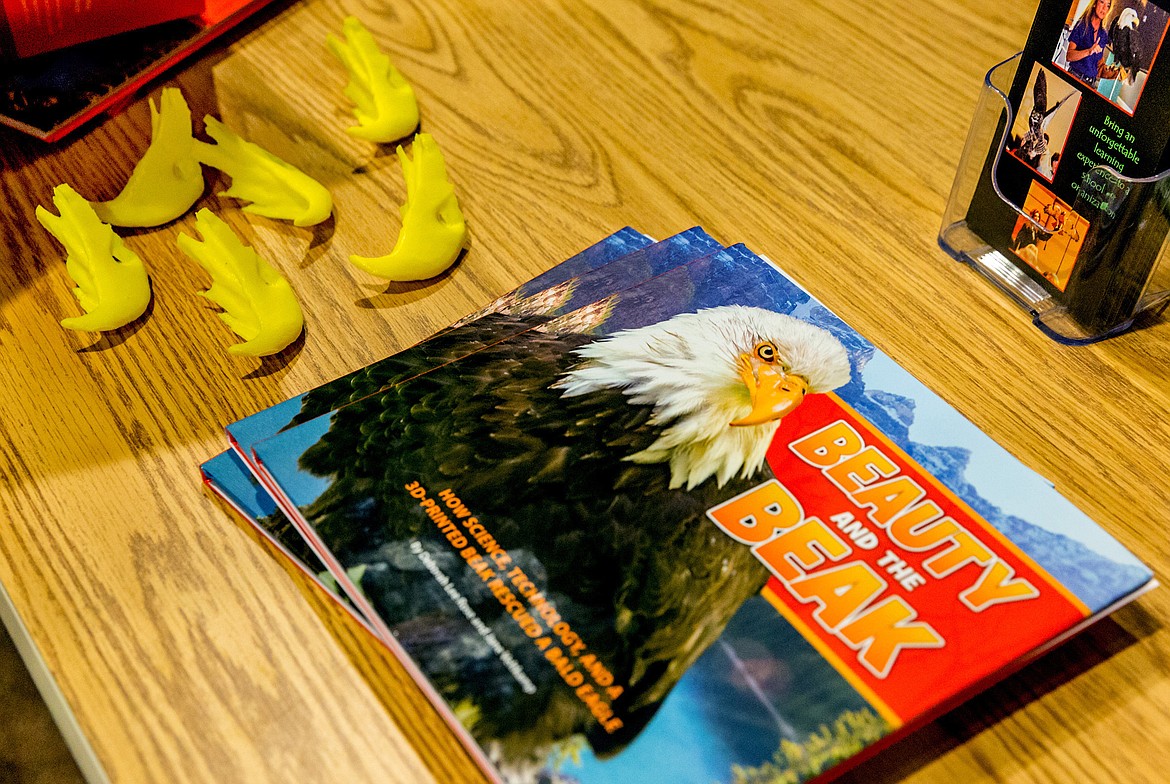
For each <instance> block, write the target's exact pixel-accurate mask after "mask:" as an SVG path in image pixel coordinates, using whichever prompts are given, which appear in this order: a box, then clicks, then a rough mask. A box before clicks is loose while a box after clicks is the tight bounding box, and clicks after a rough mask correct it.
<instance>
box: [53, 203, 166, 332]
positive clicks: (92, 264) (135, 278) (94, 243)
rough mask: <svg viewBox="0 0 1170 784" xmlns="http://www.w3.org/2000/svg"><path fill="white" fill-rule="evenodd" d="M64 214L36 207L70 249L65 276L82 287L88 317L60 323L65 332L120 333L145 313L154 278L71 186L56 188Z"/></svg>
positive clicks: (79, 298) (79, 296)
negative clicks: (94, 331)
mask: <svg viewBox="0 0 1170 784" xmlns="http://www.w3.org/2000/svg"><path fill="white" fill-rule="evenodd" d="M53 204H54V205H56V207H57V210H58V212H60V213H61V214H60V215H54V214H53V213H51V212H49V211H48V210H46V209H45V208H44V207H37V220H38V221H40V222H41V225H42V226H44V227H45V228H46V229H48V230H49V233H50V234H52V235H53V236H54V237H56V238H57V239H58V240H59V241H60V242H61V244H62V245H64V246H65V253H66V258H65V271H66V272H67V273H69V277H71V278H72V279H73V281H74V283H76V284H77V288H75V289H73V293H74V295H75V296H76V297H77V301H78V302H80V303H81V307H82V308H83V309H84V310H85V315H84V316H75V317H73V318H67V319H64V320H62V321H61V326H63V327H65V328H66V329H77V330H97V331H105V330H112V329H117V328H118V327H122V326H125V325H127V324H129V323H130V322H131V321H134V320H135V319H137V318H138V317H139V316H141V315H142V314H143V313H145V312H146V307H147V305H149V304H150V277H149V276H148V275H147V274H146V267H145V266H143V264H142V260H141V259H140V258H138V255H137V254H136V253H134V251H132V250H130V249H129V248H127V247H126V245H125V243H123V242H122V238H121V237H119V236H118V235H117V234H115V233H114V230H113V229H112V228H110V226H109V225H107V224H105V223H102V221H101V219H100V218H98V216H97V213H95V212H94V210H93V207H91V206H90V204H89V202H87V201H86V200H85V199H83V198H82V197H81V195H80V194H78V193H77V191H75V190H73V189H72V188H70V187H69V186H68V185H58V186H57V187H56V188H54V189H53Z"/></svg>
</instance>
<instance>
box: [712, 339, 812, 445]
mask: <svg viewBox="0 0 1170 784" xmlns="http://www.w3.org/2000/svg"><path fill="white" fill-rule="evenodd" d="M739 377H740V378H741V379H743V383H744V385H745V386H746V387H747V388H748V394H749V395H751V401H752V410H751V411H750V412H749V413H748V414H747V416H743V417H740V418H739V419H737V420H735V421H734V422H731V423H730V424H731V426H732V427H743V426H745V425H761V424H763V423H765V422H772V421H774V420H777V419H780V418H781V417H784V416H786V415H787V414H788V413H789V412H791V411H793V410H794V409H795V408H796V407H797V406H799V405H800V404H801V402H802V401H803V400H804V396H805V395H806V394H808V382H807V381H805V380H804V379H803V378H801V377H800V376H797V375H794V374H791V373H785V372H784V371H783V370H781V369H780V368H778V367H776V366H775V365H765V364H760V363H757V362H753V361H752V360H751V357H749V356H748V355H747V354H741V355H740V357H739Z"/></svg>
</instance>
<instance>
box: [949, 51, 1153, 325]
mask: <svg viewBox="0 0 1170 784" xmlns="http://www.w3.org/2000/svg"><path fill="white" fill-rule="evenodd" d="M1030 43H1031V42H1030ZM1048 51H1051V50H1048ZM1062 51H1063V50H1062V49H1061V48H1060V47H1058V48H1057V56H1050V57H1048V58H1043V57H1042V58H1036V59H1032V58H1028V57H1027V54H1028V50H1025V51H1024V52H1021V53H1019V54H1016V55H1014V56H1013V57H1011V58H1009V59H1008V60H1005V61H1004V62H1002V63H1000V64H998V65H996V66H995V67H994V68H992V69H991V70H990V71H988V73H987V75H986V77H985V79H984V84H983V89H982V91H981V94H980V98H979V102H978V104H977V107H976V111H975V116H974V119H973V121H972V124H971V129H970V132H969V134H968V137H967V141H966V145H965V147H964V149H963V153H962V157H961V159H960V162H959V168H958V172H957V174H956V177H955V181H954V184H953V186H952V189H951V194H950V198H949V199H948V202H947V206H946V210H945V212H944V214H943V221H942V227H941V230H940V232H939V244H940V245H941V247H942V248H943V250H945V251H946V252H947V253H948V254H950V255H951V256H953V257H954V258H955V259H957V260H959V261H962V262H964V263H966V264H968V265H970V266H971V267H973V268H975V269H976V270H978V271H979V272H980V273H982V274H983V275H984V276H985V277H987V278H988V279H989V280H990V281H991V282H992V283H994V284H995V285H996V286H997V287H998V288H999V289H1001V290H1002V291H1003V292H1005V293H1006V294H1007V295H1008V296H1009V297H1011V299H1012V300H1014V301H1015V302H1016V303H1018V304H1019V305H1020V306H1022V307H1023V308H1025V309H1026V310H1027V311H1028V312H1029V313H1030V314H1031V316H1032V318H1033V321H1034V323H1035V324H1036V326H1037V327H1038V328H1040V329H1041V330H1042V331H1043V332H1045V333H1046V334H1047V335H1049V336H1050V337H1052V338H1053V339H1055V340H1057V341H1060V342H1062V343H1068V344H1085V343H1092V342H1095V341H1098V340H1102V339H1104V338H1107V337H1110V336H1113V335H1116V334H1119V333H1121V332H1123V331H1125V330H1127V329H1129V328H1130V327H1131V326H1132V325H1133V324H1134V322H1135V320H1136V319H1137V317H1138V316H1140V315H1142V314H1147V315H1156V314H1158V313H1160V312H1161V311H1162V310H1164V309H1165V307H1166V305H1167V304H1168V303H1170V263H1168V262H1167V261H1166V260H1165V257H1166V255H1167V253H1168V252H1170V251H1168V248H1167V237H1168V236H1170V170H1167V169H1166V163H1167V161H1165V160H1164V158H1165V152H1166V150H1167V141H1168V137H1167V133H1168V131H1170V126H1167V125H1166V124H1165V121H1166V119H1167V118H1166V117H1163V115H1164V114H1167V111H1166V109H1167V108H1170V103H1168V102H1166V101H1165V99H1164V95H1159V96H1158V97H1157V99H1156V100H1157V105H1155V98H1154V97H1153V96H1152V94H1150V91H1149V90H1143V91H1142V92H1144V93H1146V95H1145V101H1144V102H1143V103H1146V104H1148V105H1149V108H1150V110H1151V111H1150V112H1147V113H1145V114H1144V115H1143V114H1139V113H1138V112H1140V110H1141V108H1143V107H1142V106H1141V105H1139V101H1141V98H1142V95H1141V94H1138V95H1136V96H1134V95H1133V94H1132V92H1130V93H1125V90H1124V89H1123V88H1125V87H1126V86H1127V84H1126V79H1127V77H1122V78H1119V79H1113V80H1104V79H1100V80H1098V81H1097V82H1096V83H1095V84H1088V83H1085V82H1083V81H1081V80H1079V79H1077V78H1074V77H1073V75H1072V74H1071V73H1070V72H1068V71H1065V70H1063V69H1062V68H1061V66H1060V64H1059V62H1058V61H1059V60H1060V54H1061V53H1062ZM1111 56H1112V55H1110V57H1111ZM1152 65H1153V62H1149V63H1147V68H1149V67H1150V66H1152ZM1160 65H1163V66H1165V67H1163V68H1160V69H1157V72H1156V73H1155V75H1156V76H1158V77H1159V78H1158V79H1157V80H1156V81H1158V82H1159V83H1161V82H1165V81H1167V79H1166V78H1165V77H1166V75H1167V73H1168V71H1167V69H1168V68H1170V58H1167V62H1166V63H1160ZM1066 66H1067V63H1066ZM1150 73H1154V71H1153V70H1146V71H1141V72H1140V73H1139V74H1138V76H1139V77H1140V83H1141V86H1142V87H1143V88H1144V87H1146V86H1149V84H1152V83H1153V81H1155V80H1154V79H1153V78H1152V77H1151V76H1150V75H1149V74H1150ZM1106 81H1109V82H1111V84H1105V82H1106ZM1134 81H1139V80H1138V79H1135V80H1134ZM1119 84H1120V85H1121V86H1120V87H1119V86H1118V85H1119ZM1159 86H1160V87H1161V88H1164V89H1161V91H1160V92H1161V93H1163V94H1165V93H1167V92H1170V90H1167V89H1165V88H1167V87H1170V85H1167V84H1160V85H1159ZM1119 95H1127V96H1128V97H1129V98H1130V102H1128V103H1127V102H1125V101H1123V100H1122V99H1121V98H1119V97H1118V96H1119ZM1110 96H1112V97H1110ZM1135 109H1136V110H1137V112H1135ZM1143 121H1144V122H1143ZM1151 123H1159V124H1161V125H1160V127H1159V126H1157V125H1154V126H1153V127H1151V126H1150V124H1151ZM1151 137H1154V138H1151ZM1151 161H1154V166H1153V167H1152V168H1154V169H1155V170H1156V173H1154V174H1151V175H1149V176H1134V175H1136V174H1140V173H1141V172H1142V169H1150V168H1151V165H1150V162H1151Z"/></svg>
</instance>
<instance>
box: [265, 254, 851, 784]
mask: <svg viewBox="0 0 1170 784" xmlns="http://www.w3.org/2000/svg"><path fill="white" fill-rule="evenodd" d="M691 272H692V273H693V270H692V271H691ZM659 285H662V284H661V283H660V284H659ZM635 299H636V298H635ZM805 299H807V297H805ZM621 307H622V306H621V305H619V306H618V309H619V310H620V309H621ZM594 311H595V312H596V319H598V320H602V321H605V322H606V324H605V326H604V327H601V326H599V324H598V323H596V322H594V323H590V322H589V319H588V318H586V317H585V316H583V315H582V314H583V313H584V314H588V313H589V312H590V309H589V308H584V309H581V310H579V311H576V312H574V313H572V314H569V315H567V316H562V317H560V318H558V319H554V320H551V321H550V320H549V319H547V318H544V317H539V316H531V317H523V316H510V315H503V314H491V315H488V316H485V317H484V318H481V319H479V320H477V321H474V322H471V323H470V324H468V325H466V326H463V327H459V328H457V329H456V330H454V331H453V333H447V335H446V337H445V340H446V341H447V344H448V345H449V346H452V351H453V352H455V351H456V349H455V348H454V347H453V345H454V342H455V341H457V340H458V335H459V333H461V332H466V333H467V335H468V339H469V340H471V341H473V342H474V347H473V348H472V350H471V353H469V354H468V355H467V356H464V357H463V358H462V359H459V360H458V361H456V362H452V363H450V364H448V365H445V366H444V367H441V368H438V369H436V370H434V371H432V372H429V373H424V374H422V375H419V376H418V377H416V378H414V379H412V380H410V381H406V382H404V383H399V384H396V385H393V386H391V387H389V388H385V389H382V390H381V391H378V392H376V393H375V394H371V395H368V396H366V397H363V398H360V399H358V400H357V401H356V402H353V403H350V404H349V405H347V406H344V407H342V408H340V409H337V410H336V411H333V412H332V413H330V414H329V415H328V416H325V417H319V418H317V419H314V418H313V416H312V415H313V414H314V413H315V412H317V411H318V410H319V409H318V407H316V406H315V405H314V402H313V400H312V397H313V393H309V394H308V395H306V397H305V400H304V401H302V406H303V413H302V415H301V416H300V417H299V418H298V423H299V422H302V421H304V424H300V425H299V426H294V427H293V428H291V429H290V430H288V431H286V433H285V434H284V436H285V437H289V436H293V437H295V438H299V439H301V440H302V441H303V442H304V445H303V448H298V449H294V450H291V452H290V453H292V454H294V457H295V462H296V471H297V472H298V473H299V474H301V475H302V476H304V477H307V478H308V479H307V480H306V481H315V482H318V483H319V488H318V490H316V491H314V497H313V498H312V500H311V501H308V502H306V503H303V504H300V511H301V513H302V515H303V517H304V518H305V520H307V521H308V522H309V523H310V524H311V525H312V526H313V528H314V529H315V530H316V532H317V535H318V537H319V538H320V540H321V541H322V542H323V543H324V544H325V545H326V546H327V547H328V549H329V550H330V551H331V552H332V553H333V555H334V556H335V557H336V558H337V560H338V561H339V562H340V563H341V564H343V565H344V567H345V568H346V569H353V568H354V567H355V566H359V565H361V566H364V567H365V568H364V569H363V570H362V571H361V575H362V578H361V585H360V590H361V592H362V594H363V595H364V598H366V599H367V600H368V602H369V603H370V605H371V606H372V607H373V608H374V609H375V610H376V611H377V614H378V616H379V619H380V620H381V621H382V622H383V623H384V624H385V626H386V627H387V628H388V629H389V630H390V631H391V633H392V634H393V635H394V637H395V639H396V641H397V642H398V643H399V644H400V645H401V646H402V647H403V648H405V649H406V650H407V651H408V652H409V653H410V655H411V657H412V658H413V659H414V660H415V662H416V663H418V664H419V666H420V668H421V669H422V670H423V671H424V673H425V674H426V676H427V678H428V680H429V681H430V682H431V683H432V684H433V685H434V686H435V687H436V688H437V689H438V691H439V692H440V693H441V695H442V696H443V697H444V699H445V700H446V701H447V703H448V704H449V705H450V706H452V708H453V710H454V711H455V712H456V714H457V715H458V716H459V717H460V720H461V721H462V722H463V723H464V725H465V726H467V727H468V728H469V729H470V730H471V732H472V734H473V735H474V736H475V738H476V740H477V741H478V742H479V744H480V746H481V747H483V748H484V749H486V750H488V752H489V754H490V755H491V756H492V757H493V761H494V762H495V763H496V765H497V767H499V768H500V769H501V770H513V771H520V770H522V769H524V767H525V766H526V765H529V766H531V765H538V766H539V765H543V763H544V758H545V757H546V756H547V754H548V753H549V751H551V750H555V749H556V748H557V747H558V746H559V745H561V744H564V743H566V742H569V741H572V740H573V739H574V738H576V739H579V740H580V739H583V741H584V742H586V743H587V744H588V746H589V748H590V749H591V751H592V753H594V754H597V755H599V756H606V755H612V754H615V753H617V752H618V751H620V750H621V749H622V748H623V747H625V746H626V745H627V744H629V743H630V742H631V741H632V740H633V739H634V738H636V737H637V735H638V734H639V732H640V731H641V729H642V728H643V727H645V726H646V724H647V723H648V722H649V721H650V719H651V718H652V717H653V716H654V714H655V713H656V712H657V710H658V709H659V707H660V706H661V704H662V702H663V700H664V699H665V698H666V696H667V695H668V694H669V693H670V691H671V689H672V688H673V686H674V685H675V684H676V683H677V682H678V680H679V678H680V677H681V676H682V675H683V674H684V673H685V672H686V671H687V670H688V668H690V667H691V665H692V664H694V662H695V661H696V660H697V659H698V658H699V657H700V656H701V655H702V654H703V653H704V651H706V650H707V649H708V647H710V646H711V645H712V643H713V642H714V641H715V640H716V639H717V638H718V637H719V636H720V634H721V633H722V632H723V630H724V628H725V626H726V625H727V623H728V621H729V620H730V619H731V617H732V616H733V615H734V614H735V612H736V611H737V610H738V609H739V608H740V606H741V605H743V603H744V602H745V601H746V600H748V599H749V598H751V597H753V596H755V595H757V594H759V592H760V590H761V589H762V588H763V587H764V585H765V583H766V582H767V580H768V576H769V573H768V571H767V569H766V568H765V567H764V566H763V565H762V564H761V563H760V562H759V561H758V560H757V559H756V558H755V557H754V556H753V555H752V553H751V550H750V548H747V547H745V546H743V545H742V544H740V543H738V542H736V541H734V540H732V539H731V538H729V537H727V536H726V535H725V534H723V533H722V532H721V531H720V530H719V529H718V528H717V527H716V526H715V525H714V524H713V523H712V522H711V521H709V520H708V519H707V517H706V510H707V509H708V508H710V507H712V506H714V505H716V504H718V503H720V502H722V501H724V500H726V499H729V498H732V497H734V496H736V495H738V494H739V493H742V492H744V491H746V490H748V489H750V488H752V487H754V486H756V485H758V484H759V483H761V482H763V481H765V480H766V479H768V478H770V477H771V472H770V470H769V469H768V467H767V465H766V461H765V455H766V452H767V450H768V447H769V446H770V444H771V442H772V439H773V436H774V435H775V433H776V432H777V429H778V428H779V427H780V425H781V422H782V420H783V418H784V416H786V415H787V414H788V412H790V411H792V410H794V409H795V408H796V407H797V406H799V405H800V404H801V402H802V401H803V400H804V399H805V397H806V396H807V395H815V394H821V393H825V392H828V391H830V390H832V389H834V388H836V387H839V386H841V385H842V384H845V383H847V382H848V381H849V380H850V378H851V365H850V359H849V355H848V352H847V350H846V348H845V347H844V345H843V344H842V342H841V341H840V340H839V339H838V338H837V337H835V336H834V335H833V334H831V333H830V332H829V331H828V330H826V329H824V328H822V327H820V326H816V325H813V324H811V323H809V322H807V321H805V320H802V319H801V318H797V317H794V316H790V315H785V314H783V313H778V312H774V311H771V310H768V309H764V308H761V307H750V306H742V305H722V306H716V307H700V308H697V309H695V310H692V311H688V312H682V313H676V314H674V315H670V316H669V317H666V318H663V319H661V320H658V321H654V322H652V323H647V324H644V325H642V326H637V327H633V328H621V329H615V328H614V325H620V324H628V323H636V322H637V321H638V320H639V319H641V320H646V317H645V315H644V313H645V310H644V309H642V308H627V309H626V311H627V317H626V319H625V320H624V321H623V319H621V318H618V317H617V316H615V314H614V312H613V311H614V307H613V304H612V303H610V304H609V305H607V307H606V308H605V309H603V310H601V311H597V310H596V309H594ZM633 311H638V312H639V313H640V314H643V315H639V316H633V315H631V314H632V312H633ZM524 318H528V319H529V320H530V322H531V327H532V328H531V329H528V330H526V331H522V332H520V334H515V333H516V331H517V326H516V321H517V320H518V319H520V320H523V319H524ZM631 319H632V321H631ZM611 320H612V321H611ZM492 329H500V330H504V331H506V335H507V336H506V337H505V339H503V340H500V341H498V342H495V343H493V342H492V341H491V340H490V337H489V335H488V333H489V332H490V331H491V330H492ZM323 407H324V408H325V410H326V411H328V410H329V409H330V408H332V407H333V403H332V401H326V402H325V403H324V404H323ZM298 431H300V432H299V433H298ZM277 440H279V439H273V441H277ZM411 482H419V483H421V485H423V486H425V487H426V488H427V489H428V490H427V491H428V493H430V494H431V495H432V497H436V496H437V494H438V493H440V492H441V491H444V490H450V491H451V492H452V493H454V494H455V495H457V496H458V499H459V501H460V502H461V504H463V505H464V506H465V507H466V509H468V510H470V513H471V514H473V515H475V516H476V517H477V518H478V520H479V521H480V522H481V523H482V525H483V526H484V527H485V528H486V530H487V531H490V533H491V536H492V537H494V539H495V541H497V542H498V543H499V544H500V545H501V546H502V547H504V548H506V550H507V552H508V554H509V557H510V559H511V562H510V564H509V567H508V568H505V569H500V570H499V573H500V575H501V576H504V575H505V574H506V573H507V572H508V571H510V569H514V568H519V569H520V570H521V571H522V572H523V574H524V575H526V576H527V577H528V578H529V579H531V580H532V581H533V583H535V585H536V587H537V588H538V589H539V591H540V592H541V594H542V595H543V596H544V597H545V598H546V599H547V600H548V602H549V603H550V604H551V605H552V606H554V607H555V609H556V613H557V614H558V615H559V616H560V617H561V618H563V619H564V620H565V621H566V622H567V623H568V624H569V625H570V626H571V628H572V630H573V632H574V633H575V634H576V635H578V637H579V639H580V640H581V641H583V642H584V643H585V644H586V645H587V646H588V649H587V652H588V654H591V655H592V656H594V657H596V659H595V661H596V662H597V664H598V665H599V666H602V667H604V671H605V672H607V673H609V676H605V677H610V676H611V677H612V682H613V683H614V684H616V685H618V686H620V693H619V691H616V690H615V691H613V692H612V694H613V695H614V699H612V703H611V707H612V711H613V715H614V716H616V717H618V718H619V719H620V727H618V728H617V729H614V725H613V723H611V724H610V728H609V729H608V730H607V729H606V728H605V726H604V724H603V723H602V722H599V721H598V719H597V717H596V716H595V715H594V714H593V713H591V710H590V707H589V706H587V705H586V704H585V702H583V701H582V700H581V699H580V698H579V697H578V696H577V695H576V694H575V693H574V691H573V689H572V688H569V687H568V686H567V685H566V683H565V682H564V681H563V679H562V676H561V674H560V673H558V671H557V670H556V669H555V668H554V667H553V666H551V665H550V663H549V661H548V660H546V658H545V656H544V653H543V651H542V650H541V649H540V648H538V647H536V646H534V645H533V644H532V641H531V640H529V639H527V638H526V637H525V635H524V633H523V631H521V629H520V627H519V626H518V625H517V624H516V623H515V621H514V620H513V618H512V617H510V616H509V615H508V614H507V613H506V612H504V610H503V609H502V607H501V604H500V602H499V601H498V599H497V597H496V596H495V595H493V594H492V593H491V592H490V590H489V589H488V588H487V587H486V585H485V583H484V582H483V580H481V579H480V578H479V577H478V576H477V575H476V573H475V572H473V571H471V570H470V569H468V568H467V567H466V564H465V563H464V562H463V559H462V558H460V556H459V554H458V552H457V551H456V550H455V549H454V548H452V547H451V545H450V544H449V542H448V541H447V540H445V539H444V538H443V535H442V533H441V532H440V531H439V530H438V529H437V528H436V525H435V523H434V522H433V521H432V519H431V518H429V517H428V516H427V515H426V514H425V512H424V510H423V508H421V507H420V505H419V501H418V499H417V498H415V497H412V496H411V495H410V494H409V493H408V492H406V490H404V488H405V487H406V486H407V485H408V484H410V483H411ZM420 548H421V549H422V550H424V551H425V552H426V553H427V556H428V557H427V558H426V561H427V562H428V563H429V564H430V566H431V569H430V571H428V570H427V569H426V568H425V567H424V566H423V564H422V562H421V561H420V557H419V551H420ZM436 572H438V573H440V574H442V575H444V577H445V578H446V579H449V580H451V581H452V588H453V590H452V591H447V590H445V588H446V587H447V586H445V585H443V584H441V583H440V582H439V581H437V579H436V576H435V573H436ZM452 593H454V594H455V595H456V596H460V597H464V598H465V599H466V602H467V604H466V605H465V607H464V608H463V609H460V607H458V606H456V605H455V604H454V603H453V602H452V598H451V595H452ZM471 614H473V615H474V616H475V618H477V619H478V620H480V621H482V622H483V623H484V624H485V625H486V626H488V627H489V628H490V629H491V630H492V632H493V634H494V636H495V637H496V639H498V640H499V641H500V642H501V643H502V644H503V646H504V647H505V648H506V649H507V650H508V651H509V652H510V653H511V654H512V656H514V657H515V661H517V662H518V664H519V667H520V668H521V669H522V672H523V674H524V678H525V680H527V681H529V682H530V683H529V684H525V683H524V682H522V681H521V680H518V679H517V677H516V673H515V671H514V668H513V669H512V670H510V669H509V668H507V667H505V666H502V663H501V661H500V657H499V655H498V651H493V650H492V648H491V646H490V645H489V644H486V643H485V640H484V636H483V633H482V630H480V632H479V633H475V631H474V630H471V631H470V632H469V623H468V617H469V615H471ZM590 661H594V660H593V659H591V660H590ZM525 685H529V686H530V688H528V689H527V690H526V689H525V688H524V687H525ZM534 750H536V751H535V752H534ZM512 780H517V781H520V780H527V779H525V778H524V777H523V776H521V775H520V774H519V773H517V774H516V776H514V777H513V779H512Z"/></svg>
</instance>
